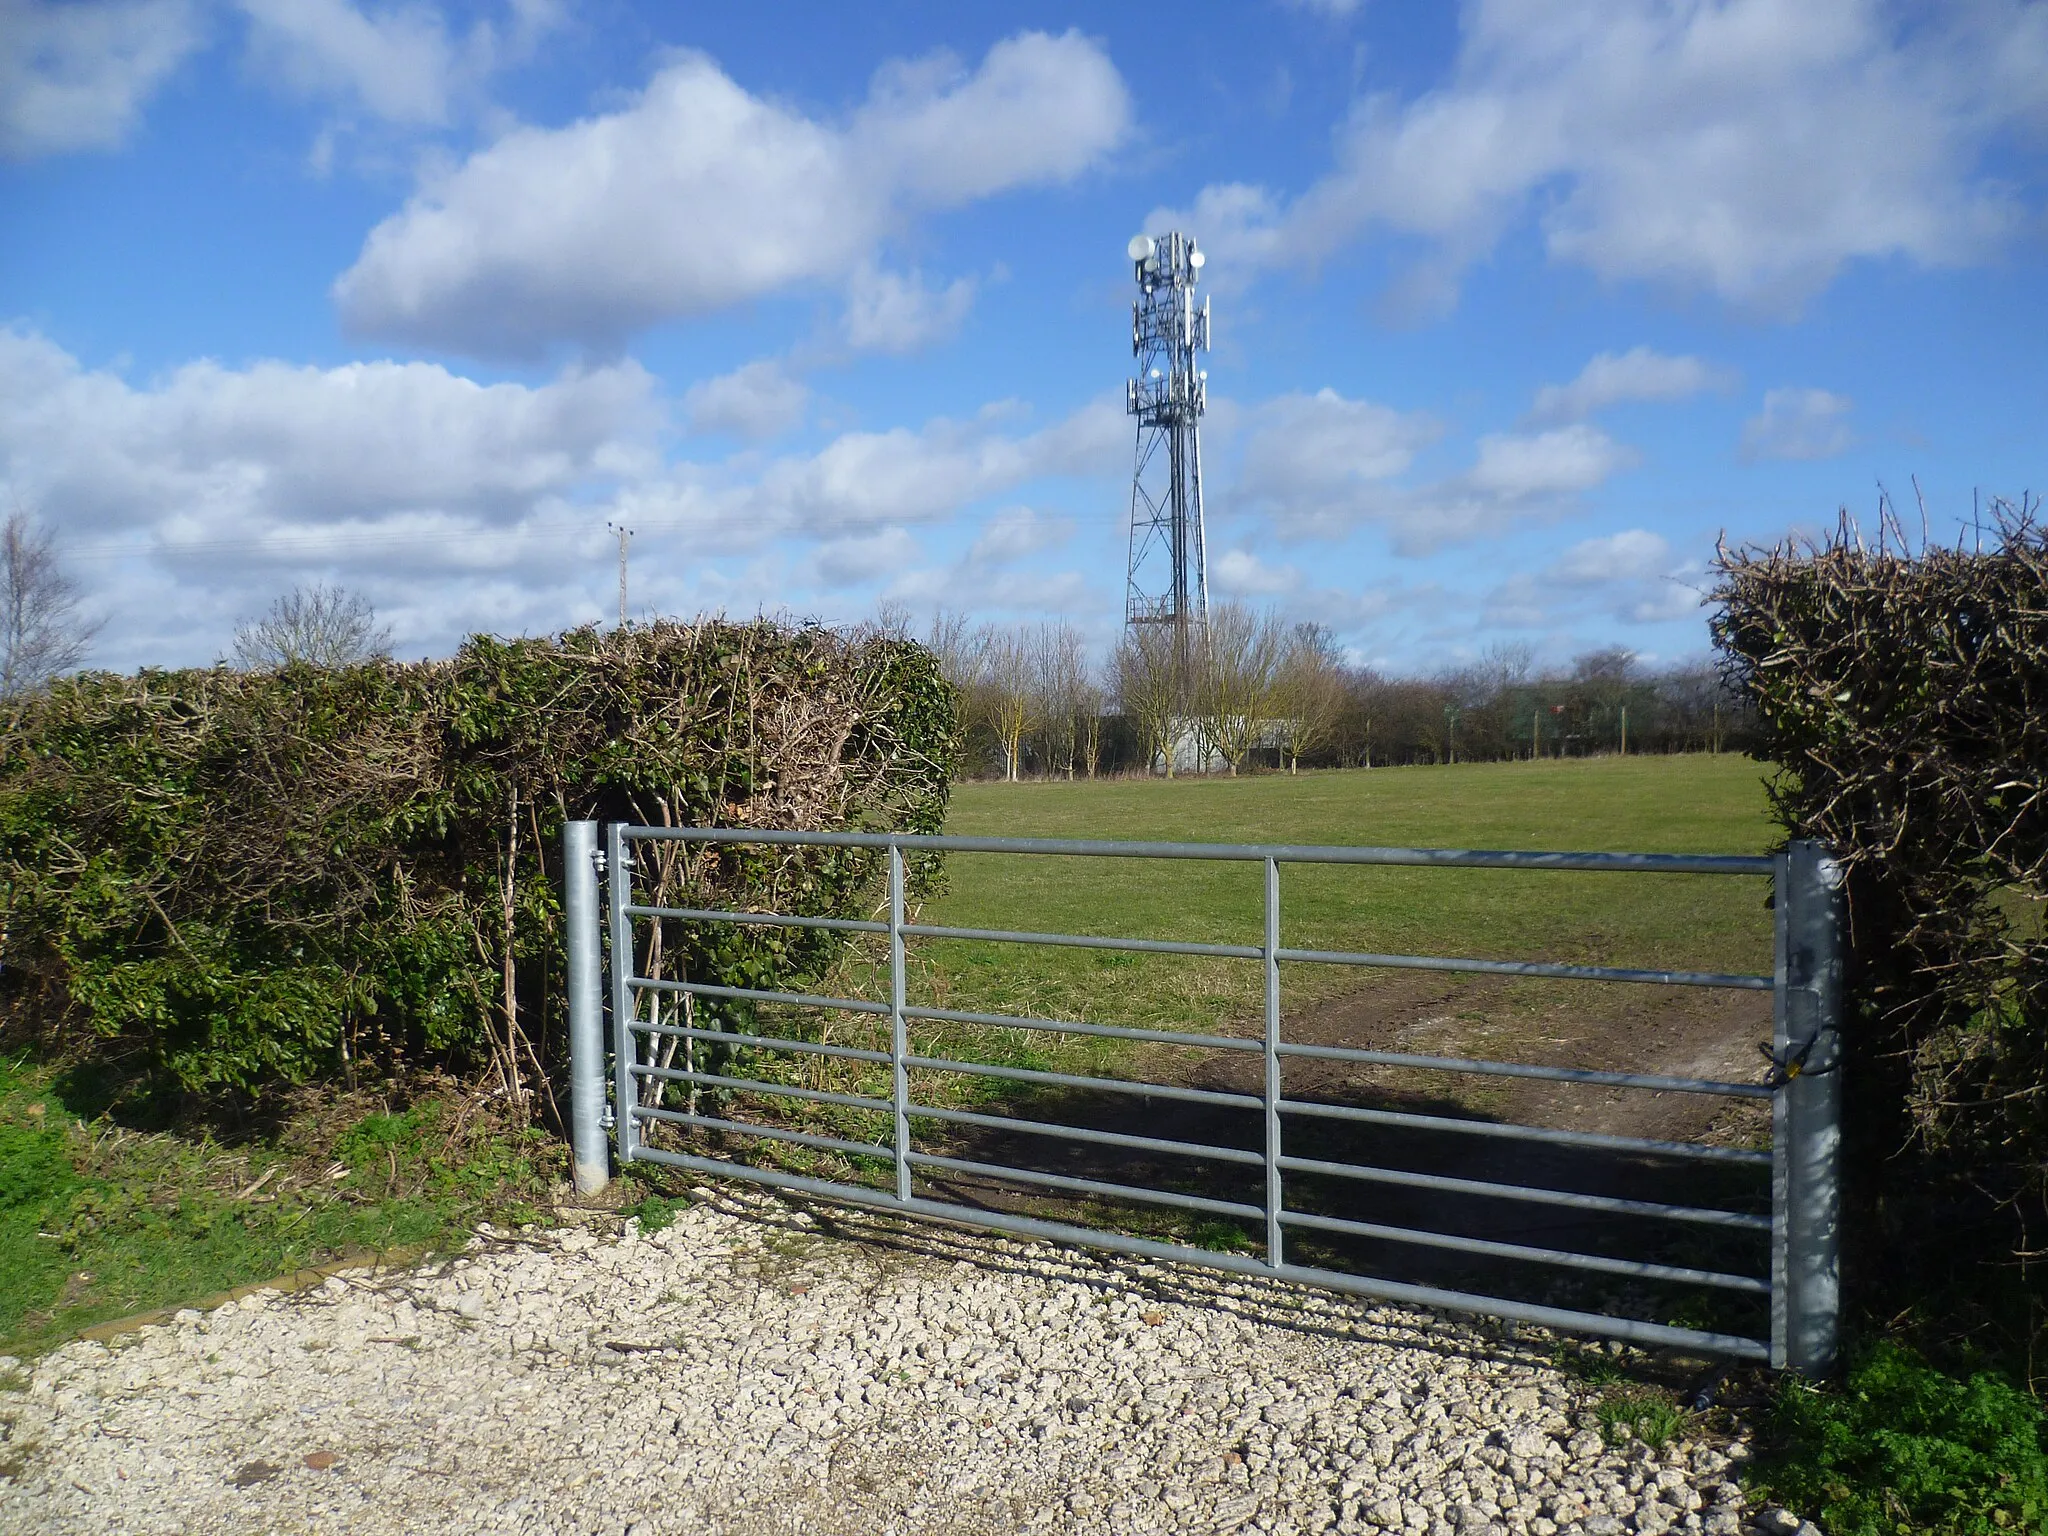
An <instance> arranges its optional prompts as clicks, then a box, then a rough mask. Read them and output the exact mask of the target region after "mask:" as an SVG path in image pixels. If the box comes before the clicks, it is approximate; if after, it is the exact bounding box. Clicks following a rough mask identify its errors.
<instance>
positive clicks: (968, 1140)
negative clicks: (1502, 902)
mask: <svg viewBox="0 0 2048 1536" xmlns="http://www.w3.org/2000/svg"><path fill="white" fill-rule="evenodd" d="M920 1076H921V1077H922V1076H923V1074H920ZM982 1081H983V1083H984V1085H986V1082H987V1080H982ZM927 1086H928V1084H927V1083H923V1082H921V1083H919V1084H917V1085H914V1086H913V1099H915V1100H917V1101H919V1102H932V1098H931V1096H930V1094H929V1093H928V1092H926V1091H925V1090H926V1088H927ZM998 1086H999V1089H1000V1091H998V1092H994V1093H989V1092H986V1091H984V1093H983V1094H982V1096H981V1097H980V1098H979V1099H978V1101H977V1102H976V1103H975V1105H974V1107H975V1109H976V1111H977V1112H979V1113H982V1114H986V1115H990V1116H994V1117H997V1118H1002V1119H1012V1120H1016V1121H1018V1122H1020V1125H1019V1128H1017V1129H1015V1130H1012V1129H1010V1128H1008V1127H1007V1126H978V1125H964V1124H960V1123H957V1122H946V1121H938V1120H932V1119H925V1118H921V1117H914V1118H913V1130H914V1140H913V1146H914V1148H915V1150H917V1151H920V1152H925V1153H930V1154H934V1155H938V1156H943V1157H947V1158H951V1159H956V1160H959V1161H963V1162H972V1163H981V1164H988V1165H997V1166H1001V1167H1004V1168H1009V1169H1014V1170H1019V1171H1029V1172H1036V1173H1044V1174H1050V1175H1055V1176H1058V1177H1062V1178H1067V1179H1082V1180H1088V1181H1091V1182H1094V1183H1099V1184H1109V1185H1122V1186H1127V1187H1134V1188H1141V1189H1151V1190H1162V1191H1170V1192H1174V1193H1179V1194H1183V1195H1191V1196H1196V1197H1200V1198H1204V1199H1208V1200H1216V1201H1224V1202H1231V1203H1234V1204H1237V1205H1241V1206H1244V1207H1248V1208H1253V1209H1252V1210H1249V1211H1247V1212H1245V1213H1243V1214H1225V1213H1215V1212H1202V1211H1192V1210H1186V1209H1177V1208H1174V1207H1171V1206H1162V1205H1157V1204H1152V1203H1147V1202H1140V1201H1135V1200H1129V1199H1123V1198H1118V1197H1115V1196H1112V1195H1102V1194H1095V1193H1086V1192H1076V1191H1071V1190H1058V1189H1048V1188H1046V1187H1045V1186H1043V1185H1033V1184H1031V1183H1030V1182H1028V1181H1025V1180H1021V1179H1006V1178H1001V1177H997V1176H993V1175H984V1174H979V1173H966V1172H956V1171H952V1170H941V1169H929V1168H926V1169H920V1170H918V1172H917V1175H916V1184H917V1188H918V1191H919V1193H922V1194H926V1195H928V1196H930V1197H932V1198H935V1199H940V1200H945V1201H949V1202H953V1203H957V1204H959V1205H962V1206H964V1207H966V1208H968V1209H969V1210H970V1211H973V1210H981V1211H1003V1212H1009V1213H1012V1214H1017V1215H1028V1216H1035V1217H1039V1218H1042V1219H1047V1220H1056V1221H1064V1222H1069V1223H1072V1224H1075V1225H1080V1226H1086V1227H1092V1228H1107V1229H1109V1230H1113V1231H1119V1232H1123V1233H1126V1234H1128V1235H1132V1236H1141V1237H1148V1238H1153V1239H1156V1240H1159V1241H1164V1242H1171V1243H1175V1244H1179V1245H1183V1246H1189V1247H1197V1248H1209V1249H1213V1250H1222V1251H1234V1252H1239V1253H1243V1254H1246V1255H1249V1256H1252V1257H1263V1256H1264V1253H1265V1242H1266V1231H1265V1221H1264V1217H1263V1215H1262V1214H1257V1213H1256V1212H1257V1211H1258V1210H1259V1209H1261V1208H1262V1207H1263V1204H1264V1200H1265V1170H1264V1168H1263V1166H1262V1164H1261V1163H1260V1162H1257V1161H1245V1160H1244V1155H1246V1154H1250V1155H1252V1156H1254V1157H1256V1156H1258V1155H1260V1154H1261V1153H1262V1149H1263V1146H1264V1136H1265V1129H1264V1124H1265V1122H1264V1115H1263V1111H1262V1110H1261V1109H1260V1108H1258V1107H1257V1106H1245V1107H1239V1106H1234V1105H1217V1104H1213V1103H1189V1102H1187V1101H1185V1100H1179V1099H1173V1098H1168V1097H1163V1096H1158V1095H1146V1094H1143V1093H1124V1092H1101V1091H1095V1090H1077V1089H1067V1088H1053V1089H1047V1088H1040V1087H1037V1086H1035V1085H1022V1084H1013V1083H1003V1084H1000V1085H998ZM1288 1092H1289V1096H1291V1097H1294V1096H1298V1097H1301V1098H1303V1099H1305V1100H1307V1101H1308V1102H1322V1103H1329V1104H1338V1105H1346V1106H1351V1107H1356V1108H1363V1109H1374V1110H1390V1111H1395V1112H1399V1113H1403V1114H1410V1115H1428V1116H1435V1117H1441V1118H1443V1119H1445V1120H1447V1121H1452V1122H1463V1123H1464V1124H1467V1125H1474V1124H1479V1125H1496V1124H1500V1123H1501V1122H1500V1121H1499V1119H1498V1118H1497V1117H1494V1116H1491V1115H1487V1114H1483V1113H1480V1112H1477V1111H1475V1110H1474V1109H1473V1108H1472V1107H1471V1106H1470V1105H1468V1104H1466V1103H1465V1102H1463V1101H1461V1100H1460V1099H1458V1098H1456V1097H1453V1096H1449V1095H1427V1094H1421V1093H1414V1092H1403V1091H1399V1090H1391V1089H1378V1088H1360V1087H1357V1086H1348V1087H1346V1088H1343V1089H1341V1090H1338V1091H1330V1092H1321V1093H1314V1092H1308V1091H1303V1092H1300V1093H1299V1094H1297V1093H1296V1091H1295V1090H1292V1089H1290V1090H1289V1091H1288ZM938 1102H945V1100H943V1099H941V1100H939V1101H938ZM785 1107H786V1104H785V1105H777V1106H773V1107H771V1105H770V1103H769V1102H768V1101H765V1100H760V1099H751V1098H740V1099H735V1100H732V1101H729V1102H728V1103H727V1105H726V1106H725V1109H724V1110H723V1113H726V1114H729V1115H731V1116H732V1117H734V1118H739V1119H752V1118H755V1117H756V1116H760V1117H762V1118H767V1117H769V1116H770V1115H773V1114H775V1113H776V1112H777V1111H778V1110H782V1109H784V1108H785ZM1027 1121H1029V1122H1038V1123H1041V1124H1047V1125H1056V1126H1063V1127H1071V1128H1076V1129H1079V1130H1081V1131H1084V1132H1087V1131H1093V1132H1101V1133H1108V1134H1111V1135H1125V1136H1132V1135H1135V1136H1143V1137H1147V1138H1150V1139H1153V1140H1158V1141H1170V1142H1178V1143H1183V1144H1187V1145H1189V1146H1190V1147H1198V1148H1203V1149H1210V1148H1213V1149H1217V1150H1219V1151H1222V1152H1224V1153H1235V1154H1239V1156H1238V1157H1236V1158H1231V1157H1214V1156H1204V1155H1199V1154H1197V1153H1194V1152H1187V1153H1182V1152H1167V1151H1159V1150H1154V1149H1138V1148H1131V1147H1126V1146H1118V1145H1112V1144H1105V1143H1102V1142H1095V1141H1086V1140H1068V1139H1064V1138H1060V1137H1056V1136H1052V1135H1046V1134H1042V1133H1040V1132H1037V1131H1033V1130H1029V1129H1025V1128H1024V1127H1023V1126H1022V1124H1021V1122H1027ZM746 1139H747V1138H741V1137H736V1136H735V1137H727V1138H724V1139H723V1141H722V1142H721V1141H720V1140H719V1139H717V1138H713V1139H712V1140H711V1141H709V1142H708V1143H706V1144H704V1145H703V1146H702V1147H701V1150H704V1151H706V1152H709V1153H710V1155H714V1156H734V1155H736V1154H737V1155H740V1156H749V1155H755V1154H754V1152H753V1151H751V1150H750V1149H748V1148H746V1147H743V1146H740V1145H736V1144H737V1143H741V1142H743V1141H745V1140H746ZM1282 1147H1283V1150H1284V1152H1285V1153H1286V1155H1287V1156H1289V1157H1294V1158H1301V1159H1305V1160H1310V1161H1316V1162H1325V1163H1332V1164H1340V1165H1345V1166H1348V1167H1353V1168H1364V1169H1376V1170H1384V1171H1386V1172H1387V1173H1390V1174H1393V1175H1395V1176H1397V1177H1399V1176H1403V1175H1414V1176H1419V1177H1420V1178H1421V1179H1424V1180H1464V1181H1472V1182H1479V1183H1490V1184H1498V1185H1503V1186H1512V1187H1514V1188H1515V1189H1526V1190H1531V1191H1536V1192H1539V1193H1541V1192H1566V1193H1570V1194H1579V1195H1587V1196H1593V1197H1598V1198H1606V1199H1622V1200H1631V1201H1643V1202H1650V1203H1655V1204H1659V1205H1674V1206H1682V1207H1688V1208H1694V1209H1705V1210H1722V1211H1731V1212H1738V1213H1742V1214H1746V1215H1759V1214H1764V1215H1767V1214H1768V1211H1769V1176H1768V1174H1769V1171H1768V1169H1766V1168H1760V1167H1755V1166H1745V1165H1740V1164H1728V1163H1713V1162H1701V1161H1697V1160H1693V1159H1689V1158H1681V1157H1675V1156H1671V1155H1666V1154H1646V1153H1642V1152H1636V1151H1617V1150H1612V1149H1589V1148H1577V1147H1570V1146H1560V1145H1556V1144H1552V1143H1544V1142H1538V1141H1527V1140H1519V1139H1507V1138H1503V1137H1497V1136H1486V1135H1475V1134H1472V1133H1470V1132H1468V1131H1461V1130H1458V1129H1456V1128H1455V1126H1446V1127H1444V1128H1425V1127H1415V1126H1407V1125H1385V1124H1371V1123H1361V1122H1357V1121H1346V1120H1341V1119H1330V1118H1323V1117H1317V1116H1312V1115H1306V1114H1301V1113H1291V1114H1287V1115H1285V1116H1284V1117H1283V1130H1282ZM814 1171H818V1172H820V1173H825V1171H824V1170H822V1169H819V1170H814ZM825 1176H828V1177H829V1176H832V1175H830V1174H829V1173H825ZM842 1176H843V1175H842ZM1282 1203H1283V1206H1284V1208H1285V1209H1286V1210H1287V1211H1288V1212H1289V1213H1291V1214H1295V1215H1299V1216H1304V1217H1310V1218H1314V1217H1326V1218H1336V1219H1338V1220H1343V1221H1351V1222H1360V1223H1368V1224H1371V1225H1373V1226H1375V1227H1378V1228H1389V1229H1404V1230H1406V1231H1408V1232H1412V1233H1414V1234H1416V1236H1417V1238H1419V1239H1422V1240H1399V1239H1396V1238H1394V1237H1392V1236H1388V1235H1372V1236H1364V1235H1358V1234H1352V1233H1336V1232H1329V1231H1322V1230H1315V1229H1313V1228H1307V1227H1302V1226H1297V1225H1293V1224H1289V1225H1288V1226H1287V1228H1286V1232H1285V1256H1286V1258H1287V1260H1288V1262H1290V1263H1292V1264H1299V1265H1303V1266H1307V1267H1311V1268H1319V1269H1329V1270H1336V1271H1340V1272H1343V1273H1346V1274H1352V1275H1358V1276H1364V1277H1370V1278H1375V1279H1380V1280H1386V1281H1392V1282H1397V1283H1405V1284H1413V1285H1425V1286H1430V1287H1434V1288H1437V1289H1442V1290H1455V1291H1462V1292H1467V1293H1472V1294H1477V1295H1483V1296H1489V1297H1494V1298H1499V1299H1503V1300H1510V1301H1520V1302H1527V1303H1533V1304H1538V1305H1545V1306H1552V1307H1564V1308H1569V1309H1572V1310H1579V1311H1588V1312H1600V1313H1608V1314H1612V1315H1616V1316H1622V1317H1629V1318H1635V1319H1641V1320H1646V1321H1653V1322H1659V1323H1675V1324H1679V1325H1682V1326H1687V1327H1693V1328H1703V1329H1708V1330H1712V1331H1717V1332H1728V1333H1734V1334H1738V1335H1743V1336H1746V1337H1750V1338H1761V1337H1764V1336H1765V1334H1766V1332H1767V1330H1768V1325H1769V1323H1768V1303H1767V1300H1766V1298H1764V1297H1762V1296H1759V1295H1755V1294H1753V1293H1747V1292H1743V1291H1738V1290H1732V1289H1724V1288H1718V1287H1714V1286H1710V1285H1702V1284H1699V1283H1695V1282H1690V1281H1681V1280H1676V1279H1671V1278H1652V1277H1646V1276H1641V1275H1635V1274H1617V1273H1612V1272H1602V1271H1597V1270H1589V1269H1586V1268H1578V1267H1571V1266H1568V1265H1565V1264H1561V1263H1556V1262H1547V1261H1545V1260H1544V1259H1541V1258H1538V1257H1535V1256H1508V1255H1504V1254H1501V1253H1499V1252H1472V1251H1469V1250H1463V1249H1460V1248H1459V1247H1457V1246H1455V1245H1456V1244H1457V1243H1458V1242H1459V1241H1460V1240H1465V1239H1470V1240H1476V1241H1478V1242H1481V1243H1489V1244H1508V1245H1516V1246H1519V1247H1521V1248H1526V1249H1541V1250H1550V1251H1552V1252H1554V1253H1561V1254H1578V1255H1590V1256H1593V1257H1594V1258H1596V1259H1600V1258H1605V1259H1613V1260H1620V1261H1634V1262H1638V1263H1649V1264H1655V1265H1662V1266H1668V1267H1673V1268H1684V1269H1693V1270H1703V1271H1708V1272H1711V1273H1714V1274H1721V1275H1734V1276H1743V1277H1756V1278H1762V1277H1764V1276H1766V1275H1767V1274H1768V1269H1769V1239H1768V1233H1767V1232H1761V1231H1754V1230H1745V1229H1739V1228H1730V1227H1725V1226H1716V1225H1708V1224H1704V1223H1698V1222H1691V1221H1684V1220H1677V1219H1672V1218H1670V1217H1665V1216H1654V1215H1645V1214H1640V1213H1632V1212H1616V1211H1612V1210H1589V1209H1584V1208H1579V1207H1574V1206H1569V1205H1561V1204H1554V1203H1542V1202H1538V1201H1530V1200H1525V1199H1519V1198H1514V1197H1513V1196H1512V1195H1510V1194H1508V1193H1506V1192H1498V1193H1496V1192H1484V1191H1474V1190H1470V1189H1447V1188H1444V1187H1441V1186H1435V1187H1427V1186H1424V1187H1418V1186H1416V1185H1412V1184H1408V1185H1404V1184H1401V1183H1398V1182H1388V1181H1386V1180H1383V1179H1375V1180H1364V1179H1358V1178H1352V1177H1344V1176H1340V1175H1336V1174H1331V1173H1320V1172H1308V1171H1301V1170H1289V1171H1287V1172H1286V1173H1285V1175H1284V1182H1283V1201H1282Z"/></svg>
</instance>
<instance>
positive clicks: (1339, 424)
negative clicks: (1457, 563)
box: [1237, 389, 1443, 538]
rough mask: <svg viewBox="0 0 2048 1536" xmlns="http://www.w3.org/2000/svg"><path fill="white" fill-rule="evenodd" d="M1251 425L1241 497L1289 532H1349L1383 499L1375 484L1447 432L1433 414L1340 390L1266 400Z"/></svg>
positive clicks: (1399, 470)
mask: <svg viewBox="0 0 2048 1536" xmlns="http://www.w3.org/2000/svg"><path fill="white" fill-rule="evenodd" d="M1247 428H1248V430H1247V435H1246V439H1245V448H1244V465H1243V469H1242V472H1241V474H1240V476H1239V479H1238V486H1237V492H1238V498H1239V500H1240V501H1241V502H1242V503H1243V505H1244V506H1245V507H1246V508H1247V509H1249V510H1252V511H1256V512H1261V513H1263V514H1265V515H1266V516H1268V517H1270V518H1271V519H1272V521H1273V524H1274V526H1275V527H1276V528H1277V529H1278V530H1279V531H1280V532H1281V533H1282V534H1283V535H1284V536H1286V537H1290V538H1313V537H1332V536H1336V535H1338V534H1341V533H1344V532H1347V531H1349V530H1350V529H1351V528H1352V527H1354V526H1355V525H1356V524H1357V523H1358V522H1359V521H1360V519H1361V518H1362V517H1364V516H1366V515H1368V509H1369V508H1370V507H1373V506H1377V505H1379V504H1380V503H1379V502H1378V501H1377V499H1375V498H1374V497H1373V496H1372V495H1371V492H1372V489H1373V488H1374V487H1375V486H1378V485H1380V484H1381V483H1383V482H1385V481H1389V480H1392V479H1393V478H1394V477H1396V476H1397V475H1400V474H1401V473H1402V472H1403V471H1405V470H1406V469H1407V468H1408V467H1409V465H1410V464H1412V463H1413V462H1414V460H1415V455H1416V454H1417V453H1419V452H1420V451H1421V450H1422V449H1423V448H1425V447H1427V446H1428V445H1429V444H1430V443H1432V442H1434V441H1435V440H1436V439H1437V438H1438V437H1439V436H1440V435H1441V434H1442V431H1443V428H1442V426H1441V425H1440V424H1439V423H1438V422H1437V421H1436V420H1435V419H1434V418H1432V417H1429V416H1425V415H1421V414H1417V413H1409V412H1403V411H1396V410H1394V409H1392V408H1391V407H1388V406H1384V405H1379V404H1376V403H1375V402H1373V401H1370V400H1351V399H1347V398H1345V397H1344V396H1343V395H1340V394H1338V393H1337V392H1336V391H1335V390H1334V389H1323V390H1319V391H1317V392H1316V393H1315V394H1313V395H1308V394H1288V395H1280V396H1277V397H1276V398H1274V399H1271V400H1267V401H1264V402H1262V403H1261V404H1260V405H1258V406H1257V407H1255V408H1253V409H1252V410H1251V411H1250V412H1248V413H1247Z"/></svg>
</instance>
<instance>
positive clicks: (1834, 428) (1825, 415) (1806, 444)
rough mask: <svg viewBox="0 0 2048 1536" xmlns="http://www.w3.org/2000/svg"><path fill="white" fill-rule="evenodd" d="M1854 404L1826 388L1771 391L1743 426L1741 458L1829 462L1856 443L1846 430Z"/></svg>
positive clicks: (1850, 433) (1766, 392)
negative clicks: (1761, 406) (1762, 405)
mask: <svg viewBox="0 0 2048 1536" xmlns="http://www.w3.org/2000/svg"><path fill="white" fill-rule="evenodd" d="M1853 404H1854V402H1852V401H1851V400H1850V399H1849V397H1848V396H1847V395H1837V394H1834V393H1831V392H1830V391H1828V390H1825V389H1773V390H1767V391H1765V393H1764V408H1763V409H1762V410H1760V411H1758V412H1757V413H1756V415H1754V416H1752V417H1750V418H1749V420H1747V421H1745V422H1744V423H1743V424H1742V457H1743V458H1744V459H1747V460H1751V461H1754V460H1757V459H1832V458H1834V457H1835V456H1836V455H1837V454H1841V453H1847V452H1848V451H1849V445H1850V444H1852V443H1853V442H1855V441H1856V434H1855V433H1854V432H1853V431H1851V430H1850V428H1849V420H1848V417H1849V411H1850V408H1851V406H1852V405H1853Z"/></svg>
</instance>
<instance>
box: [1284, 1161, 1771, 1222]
mask: <svg viewBox="0 0 2048 1536" xmlns="http://www.w3.org/2000/svg"><path fill="white" fill-rule="evenodd" d="M1280 1166H1281V1167H1282V1168H1286V1169H1289V1170H1291V1171H1292V1172H1295V1173H1322V1174H1328V1175H1330V1176H1331V1177H1332V1178H1339V1179H1360V1180H1363V1181H1364V1182H1366V1183H1368V1184H1399V1185H1402V1186H1405V1187H1406V1188H1409V1189H1433V1190H1436V1191H1438V1192H1439V1193H1440V1194H1447V1195H1481V1196H1484V1197H1485V1198H1487V1199H1489V1200H1519V1201H1521V1202H1523V1203H1524V1204H1527V1205H1561V1206H1568V1207H1570V1208H1571V1209H1573V1210H1578V1211H1611V1212H1613V1213H1614V1214H1616V1215H1619V1216H1656V1217H1661V1218H1663V1219H1664V1220H1667V1221H1690V1222H1697V1223H1699V1224H1700V1225H1702V1226H1709V1227H1737V1228H1741V1229H1743V1230H1745V1231H1752V1232H1768V1231H1770V1230H1771V1218H1770V1217H1768V1216H1752V1215H1750V1214H1749V1213H1748V1212H1746V1211H1720V1210H1714V1209H1711V1208H1709V1207H1706V1206H1696V1205H1664V1204H1661V1203H1659V1202H1658V1201H1655V1200H1624V1199H1622V1198H1621V1197H1620V1196H1619V1195H1582V1194H1579V1193H1577V1192H1575V1191H1573V1190H1569V1189H1545V1188H1543V1187H1542V1186H1541V1185H1537V1184H1495V1183H1491V1182H1489V1181H1488V1180H1485V1179H1459V1178H1453V1177H1451V1176H1450V1175H1449V1174H1444V1173H1410V1172H1408V1171H1407V1170H1405V1169H1401V1168H1373V1167H1370V1166H1368V1165H1366V1164H1363V1163H1328V1162H1324V1161H1322V1160H1321V1159H1320V1158H1313V1157H1283V1158H1281V1159H1280Z"/></svg>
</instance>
